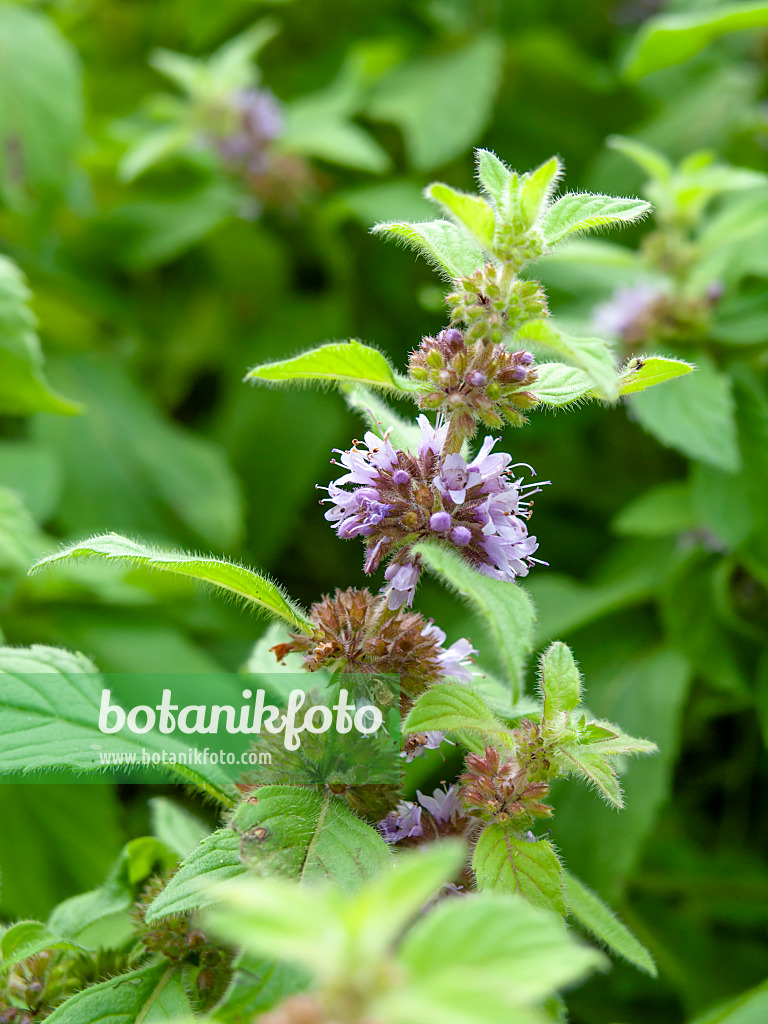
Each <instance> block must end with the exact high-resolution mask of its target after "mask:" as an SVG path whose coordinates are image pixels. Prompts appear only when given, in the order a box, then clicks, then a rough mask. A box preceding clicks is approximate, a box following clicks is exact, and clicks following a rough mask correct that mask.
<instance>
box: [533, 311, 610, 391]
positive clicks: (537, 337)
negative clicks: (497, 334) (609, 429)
mask: <svg viewBox="0 0 768 1024" xmlns="http://www.w3.org/2000/svg"><path fill="white" fill-rule="evenodd" d="M514 343H515V344H516V345H517V344H521V345H525V346H526V347H530V348H533V349H534V350H539V351H541V350H545V351H546V350H549V351H552V352H556V353H557V355H559V356H561V357H563V358H565V359H566V360H567V361H568V362H570V363H572V364H573V365H574V366H576V367H578V368H579V369H581V370H583V371H584V373H586V374H587V376H588V377H589V378H590V379H591V380H592V381H593V383H594V384H595V391H596V393H597V394H598V395H599V397H600V398H604V399H605V400H606V401H608V402H615V401H616V399H617V398H618V394H619V390H618V382H617V378H616V366H615V363H614V358H613V353H612V352H611V349H610V347H609V345H608V343H607V342H606V341H605V339H603V338H574V337H571V336H569V335H566V334H563V333H562V332H561V331H559V330H557V328H555V327H553V326H552V325H551V324H550V323H548V322H547V321H546V320H532V321H531V322H530V323H527V324H524V325H523V326H522V327H521V328H520V330H519V331H517V332H516V333H515V335H514ZM574 383H576V385H577V386H578V384H579V381H578V379H577V381H576V382H574V381H570V382H568V387H571V388H572V387H573V386H574ZM534 393H535V392H534ZM579 397H581V396H579ZM568 401H573V399H571V398H569V399H568Z"/></svg>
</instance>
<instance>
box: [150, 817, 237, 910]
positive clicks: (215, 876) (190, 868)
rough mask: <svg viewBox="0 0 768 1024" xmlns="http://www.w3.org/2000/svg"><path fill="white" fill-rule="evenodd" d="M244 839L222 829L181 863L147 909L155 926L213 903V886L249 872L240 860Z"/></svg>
mask: <svg viewBox="0 0 768 1024" xmlns="http://www.w3.org/2000/svg"><path fill="white" fill-rule="evenodd" d="M240 843H241V838H240V836H239V835H238V833H237V832H235V831H234V830H233V829H231V828H220V829H218V830H217V831H216V832H213V833H211V835H209V836H206V838H205V839H203V841H202V842H201V843H200V844H199V845H198V846H197V847H196V848H195V850H193V851H192V853H190V854H189V856H187V857H186V858H185V859H184V860H183V861H182V863H181V865H180V867H179V870H178V871H177V872H176V873H175V874H174V875H173V876H172V877H171V878H170V879H169V881H168V882H167V883H166V884H165V885H164V886H163V888H162V889H161V891H160V892H159V893H158V894H157V896H155V898H154V900H152V902H151V903H150V905H149V907H148V908H147V915H146V920H147V923H148V924H153V923H154V922H155V921H158V920H160V918H163V917H168V916H169V915H171V914H186V913H188V912H189V911H190V910H199V909H200V908H201V907H205V906H208V905H209V904H210V903H211V902H213V899H214V897H213V895H212V893H213V886H214V885H215V883H220V882H225V881H227V880H229V879H230V878H236V877H237V876H238V875H242V874H244V873H245V871H246V867H245V864H244V863H243V860H242V858H241V857H240Z"/></svg>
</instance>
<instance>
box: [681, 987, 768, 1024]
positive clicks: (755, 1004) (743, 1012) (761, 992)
mask: <svg viewBox="0 0 768 1024" xmlns="http://www.w3.org/2000/svg"><path fill="white" fill-rule="evenodd" d="M766 1014H768V981H765V982H763V984H762V985H758V986H757V988H753V989H751V990H750V991H749V992H743V993H742V994H741V995H740V996H737V997H736V998H735V999H731V1000H729V1001H728V1002H727V1003H725V1004H724V1005H723V1006H719V1007H717V1008H716V1009H714V1010H711V1011H709V1012H708V1013H704V1014H702V1015H701V1016H700V1017H697V1018H696V1020H695V1021H693V1024H763V1022H764V1021H765V1018H766Z"/></svg>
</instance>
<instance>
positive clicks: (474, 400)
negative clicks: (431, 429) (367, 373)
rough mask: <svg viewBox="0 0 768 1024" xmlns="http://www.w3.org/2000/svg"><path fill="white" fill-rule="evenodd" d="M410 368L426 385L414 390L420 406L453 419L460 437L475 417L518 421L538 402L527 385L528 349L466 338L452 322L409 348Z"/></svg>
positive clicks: (530, 373)
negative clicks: (422, 390) (469, 342)
mask: <svg viewBox="0 0 768 1024" xmlns="http://www.w3.org/2000/svg"><path fill="white" fill-rule="evenodd" d="M409 373H410V376H411V378H412V379H413V380H415V381H417V382H418V383H419V384H420V385H421V386H422V387H426V386H429V387H431V388H432V390H431V391H427V392H425V393H421V394H420V395H419V396H418V402H419V407H420V408H421V409H438V410H439V411H440V412H441V413H442V414H443V415H444V416H445V417H446V418H447V419H448V418H449V419H452V421H453V427H454V431H455V433H456V434H457V435H458V436H459V437H462V438H464V437H472V435H473V434H474V433H475V429H476V427H475V423H476V421H478V420H479V421H481V422H482V423H484V424H485V425H486V426H487V427H503V426H504V423H505V422H507V423H510V424H512V425H513V426H522V424H523V423H525V422H526V420H525V416H524V415H523V410H525V409H530V408H531V407H532V406H534V405H536V404H537V399H536V398H535V396H534V395H532V394H531V393H530V392H528V391H526V388H529V387H531V385H532V384H533V383H534V382H535V381H536V378H537V372H536V367H535V366H534V365H533V356H532V355H531V353H530V352H526V351H525V350H523V349H521V350H520V351H519V352H509V351H508V350H507V349H506V348H505V346H504V345H503V344H500V343H499V344H496V345H492V344H485V343H484V342H479V343H477V344H474V345H472V346H468V345H467V344H466V341H465V338H464V335H463V333H462V332H461V331H460V330H458V328H456V327H450V328H448V329H447V330H444V331H440V333H439V334H438V335H437V337H435V338H432V337H426V338H423V339H422V341H421V344H420V345H419V347H418V348H417V349H414V351H413V352H411V356H410V362H409Z"/></svg>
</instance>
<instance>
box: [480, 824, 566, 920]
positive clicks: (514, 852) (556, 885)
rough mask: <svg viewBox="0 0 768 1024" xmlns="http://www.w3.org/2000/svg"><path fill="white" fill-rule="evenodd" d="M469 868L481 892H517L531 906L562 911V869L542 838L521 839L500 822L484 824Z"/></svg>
mask: <svg viewBox="0 0 768 1024" xmlns="http://www.w3.org/2000/svg"><path fill="white" fill-rule="evenodd" d="M472 870H473V871H474V872H475V877H476V878H477V886H478V888H479V889H480V891H481V892H482V891H483V890H485V889H492V890H494V891H498V892H504V893H519V894H520V895H521V896H524V897H525V898H526V899H527V900H528V901H529V902H530V903H533V905H534V906H537V907H543V908H544V909H545V910H554V911H557V913H558V914H565V913H566V908H565V900H564V898H563V869H562V866H561V865H560V861H559V860H558V859H557V854H556V853H555V851H554V849H553V847H552V844H551V843H549V842H547V840H546V839H539V840H528V839H521V838H520V837H519V836H517V835H515V833H514V832H513V831H512V830H511V829H509V828H505V827H504V826H503V825H500V824H498V823H494V824H491V825H488V827H487V828H485V829H483V831H482V833H481V835H480V838H479V839H478V841H477V844H476V846H475V852H474V854H473V855H472Z"/></svg>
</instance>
